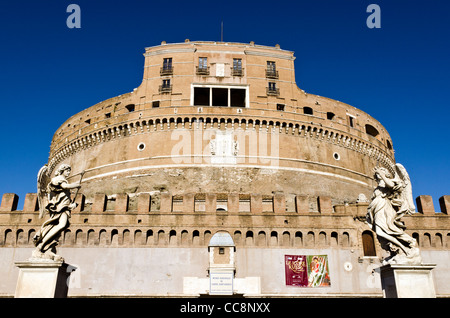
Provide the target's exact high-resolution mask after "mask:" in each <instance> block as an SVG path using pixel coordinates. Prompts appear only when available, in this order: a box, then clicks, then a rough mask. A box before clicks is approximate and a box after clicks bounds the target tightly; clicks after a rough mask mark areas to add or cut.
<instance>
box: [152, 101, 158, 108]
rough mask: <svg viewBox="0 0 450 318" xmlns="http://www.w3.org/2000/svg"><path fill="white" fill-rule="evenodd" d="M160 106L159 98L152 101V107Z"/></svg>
mask: <svg viewBox="0 0 450 318" xmlns="http://www.w3.org/2000/svg"><path fill="white" fill-rule="evenodd" d="M158 107H159V100H155V101H153V102H152V108H158Z"/></svg>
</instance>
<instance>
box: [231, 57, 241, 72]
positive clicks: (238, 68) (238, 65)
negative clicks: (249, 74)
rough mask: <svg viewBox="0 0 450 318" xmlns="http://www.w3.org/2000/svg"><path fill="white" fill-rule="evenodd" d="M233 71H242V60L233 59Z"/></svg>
mask: <svg viewBox="0 0 450 318" xmlns="http://www.w3.org/2000/svg"><path fill="white" fill-rule="evenodd" d="M233 70H235V71H242V59H233Z"/></svg>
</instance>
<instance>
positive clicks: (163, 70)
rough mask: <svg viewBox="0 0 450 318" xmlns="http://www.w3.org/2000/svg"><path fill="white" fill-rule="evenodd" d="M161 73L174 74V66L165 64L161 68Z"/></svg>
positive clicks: (163, 74)
mask: <svg viewBox="0 0 450 318" xmlns="http://www.w3.org/2000/svg"><path fill="white" fill-rule="evenodd" d="M159 74H160V75H161V76H168V75H173V67H172V66H163V67H161V69H160V70H159Z"/></svg>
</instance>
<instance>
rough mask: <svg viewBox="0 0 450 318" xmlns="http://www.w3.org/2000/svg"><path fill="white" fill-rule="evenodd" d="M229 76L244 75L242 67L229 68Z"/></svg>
mask: <svg viewBox="0 0 450 318" xmlns="http://www.w3.org/2000/svg"><path fill="white" fill-rule="evenodd" d="M231 76H244V69H243V68H234V67H232V68H231Z"/></svg>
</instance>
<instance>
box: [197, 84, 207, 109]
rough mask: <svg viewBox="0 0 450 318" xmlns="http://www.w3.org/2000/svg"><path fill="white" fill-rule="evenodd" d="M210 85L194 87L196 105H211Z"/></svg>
mask: <svg viewBox="0 0 450 318" xmlns="http://www.w3.org/2000/svg"><path fill="white" fill-rule="evenodd" d="M209 93H210V88H209V87H194V105H196V106H209Z"/></svg>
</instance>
